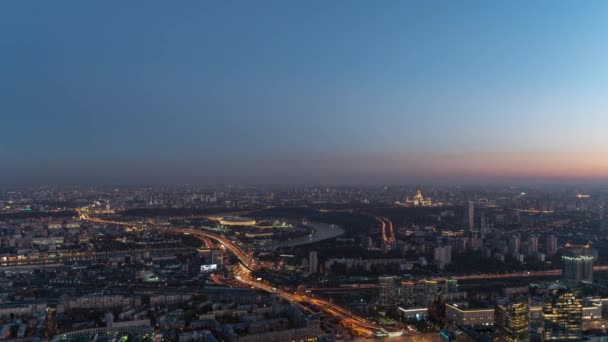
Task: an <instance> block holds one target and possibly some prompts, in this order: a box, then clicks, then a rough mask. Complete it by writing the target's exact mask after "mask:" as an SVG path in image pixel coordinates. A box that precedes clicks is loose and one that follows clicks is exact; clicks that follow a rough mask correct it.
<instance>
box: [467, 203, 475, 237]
mask: <svg viewBox="0 0 608 342" xmlns="http://www.w3.org/2000/svg"><path fill="white" fill-rule="evenodd" d="M468 223H469V233H473V231H475V202H473V201H469V216H468Z"/></svg>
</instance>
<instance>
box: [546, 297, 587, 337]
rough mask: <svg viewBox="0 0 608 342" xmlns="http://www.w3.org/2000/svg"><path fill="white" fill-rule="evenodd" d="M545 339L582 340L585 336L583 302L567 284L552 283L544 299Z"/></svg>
mask: <svg viewBox="0 0 608 342" xmlns="http://www.w3.org/2000/svg"><path fill="white" fill-rule="evenodd" d="M541 318H542V340H543V341H580V340H582V337H583V333H582V330H583V303H582V300H581V298H580V297H579V296H578V295H577V294H575V293H574V292H569V291H568V289H567V288H566V287H565V286H562V285H552V286H550V287H549V294H548V295H547V297H546V298H545V300H544V301H543V305H542V311H541Z"/></svg>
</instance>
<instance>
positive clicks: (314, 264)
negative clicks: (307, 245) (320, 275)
mask: <svg viewBox="0 0 608 342" xmlns="http://www.w3.org/2000/svg"><path fill="white" fill-rule="evenodd" d="M318 267H319V260H318V258H317V251H310V253H308V273H311V274H312V273H317V271H318Z"/></svg>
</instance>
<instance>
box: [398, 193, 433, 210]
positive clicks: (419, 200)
mask: <svg viewBox="0 0 608 342" xmlns="http://www.w3.org/2000/svg"><path fill="white" fill-rule="evenodd" d="M403 205H404V206H406V207H430V206H431V205H433V201H432V200H431V198H430V197H427V198H425V197H424V196H422V192H420V189H417V190H416V194H415V195H414V197H412V198H409V197H406V198H405V202H404V203H403Z"/></svg>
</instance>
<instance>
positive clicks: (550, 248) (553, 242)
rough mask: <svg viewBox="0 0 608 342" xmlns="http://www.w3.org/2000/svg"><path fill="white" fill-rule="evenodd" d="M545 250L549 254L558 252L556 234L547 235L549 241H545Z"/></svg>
mask: <svg viewBox="0 0 608 342" xmlns="http://www.w3.org/2000/svg"><path fill="white" fill-rule="evenodd" d="M545 252H547V255H549V256H552V255H555V253H557V237H555V235H549V236H547V241H546V242H545Z"/></svg>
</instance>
